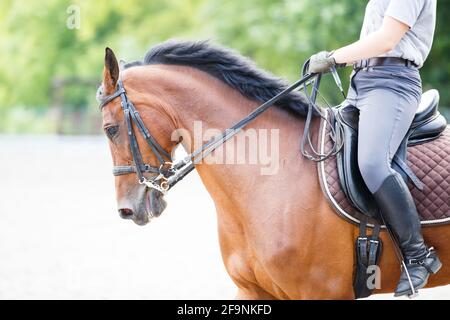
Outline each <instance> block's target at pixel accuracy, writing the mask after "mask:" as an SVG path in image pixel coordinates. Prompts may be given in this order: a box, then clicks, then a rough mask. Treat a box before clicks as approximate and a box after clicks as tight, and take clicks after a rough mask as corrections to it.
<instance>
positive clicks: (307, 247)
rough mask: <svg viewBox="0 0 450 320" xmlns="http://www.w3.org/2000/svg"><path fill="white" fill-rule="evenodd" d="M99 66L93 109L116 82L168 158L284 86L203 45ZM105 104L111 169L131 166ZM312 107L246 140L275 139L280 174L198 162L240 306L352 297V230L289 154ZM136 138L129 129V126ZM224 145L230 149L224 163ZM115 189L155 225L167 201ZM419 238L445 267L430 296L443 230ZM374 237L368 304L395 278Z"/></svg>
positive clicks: (291, 105) (286, 104) (124, 212)
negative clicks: (375, 282)
mask: <svg viewBox="0 0 450 320" xmlns="http://www.w3.org/2000/svg"><path fill="white" fill-rule="evenodd" d="M104 62H105V64H104V70H103V80H102V85H101V86H100V88H99V91H98V93H97V95H98V98H99V99H100V100H101V99H102V97H105V96H108V95H112V94H114V92H115V91H116V90H117V85H118V82H120V81H122V83H123V87H124V88H125V90H126V93H127V97H128V99H129V100H130V101H132V102H133V104H134V105H135V107H136V110H137V111H138V112H139V114H140V116H141V118H142V120H143V123H144V124H145V126H146V127H147V128H149V129H148V130H149V131H150V133H151V135H152V136H153V137H154V139H155V140H156V141H157V142H158V144H159V145H160V146H161V147H162V148H163V149H164V150H165V151H166V152H167V153H172V152H173V150H175V148H176V147H177V146H178V145H180V144H182V145H183V146H184V147H185V148H186V149H187V151H188V152H192V151H193V149H194V146H193V144H192V139H191V141H189V140H190V137H193V136H194V135H195V126H196V123H198V122H199V121H201V124H202V128H203V130H205V131H206V130H216V131H217V130H220V131H223V130H225V129H227V128H228V127H229V126H230V125H231V124H233V123H235V122H237V121H239V120H241V119H242V118H244V117H245V116H246V115H247V114H249V113H250V112H251V111H252V110H254V109H255V108H256V107H257V106H258V105H259V104H260V103H261V102H264V101H267V100H269V99H270V98H272V97H273V96H274V95H276V94H277V93H279V92H281V91H282V90H283V89H285V88H286V86H287V84H286V83H285V82H284V81H283V80H281V79H280V78H277V77H275V76H273V75H272V74H270V73H268V72H266V71H264V70H261V69H260V68H258V67H257V66H256V65H255V64H254V63H253V62H252V61H251V60H250V59H249V58H245V57H243V56H242V55H240V54H239V53H237V52H235V51H233V50H230V49H228V48H225V47H222V46H218V45H212V44H210V43H208V42H194V41H174V40H171V41H167V42H164V43H162V44H159V45H156V46H154V47H153V48H151V49H150V50H149V52H148V53H147V54H146V56H145V58H144V60H143V61H137V62H132V63H128V64H124V65H123V66H122V67H119V64H118V62H117V59H116V57H115V55H114V52H113V51H112V50H110V49H107V50H106V54H105V61H104ZM108 102H109V103H108V104H107V105H106V106H104V107H103V108H102V119H103V128H104V130H105V132H106V134H107V136H108V138H109V140H108V141H109V147H110V150H111V155H112V160H113V164H114V165H115V166H123V165H132V164H133V155H132V154H131V152H130V141H129V137H128V135H127V130H128V129H127V126H126V121H125V119H124V112H123V110H122V109H121V101H120V98H119V97H118V96H116V97H113V99H112V100H111V101H108ZM307 105H308V104H307V100H306V99H305V97H304V96H303V95H302V94H300V93H299V92H297V91H295V92H292V93H290V94H289V95H287V96H286V97H285V98H284V99H282V100H280V101H279V102H278V103H277V104H276V105H275V106H274V107H273V108H271V109H269V110H268V111H267V112H265V113H264V114H262V115H261V116H259V117H258V118H256V119H255V120H254V121H252V122H250V123H249V124H248V125H247V126H246V130H256V131H258V130H269V131H270V132H272V131H273V132H277V134H278V135H279V139H278V141H277V143H278V145H277V148H278V149H277V152H278V155H279V158H278V159H277V171H276V174H261V172H262V171H261V169H262V167H263V166H264V165H263V164H261V163H256V164H255V163H239V164H235V163H228V162H225V163H215V162H214V161H209V162H208V161H202V162H199V163H197V164H196V165H195V168H196V170H197V172H198V174H199V176H200V178H201V180H202V183H203V184H204V186H205V187H206V189H207V191H208V192H209V194H210V195H211V197H212V199H213V201H214V204H215V207H216V212H217V222H218V233H219V244H220V250H221V253H222V257H223V263H224V265H225V268H226V271H227V273H228V274H229V276H230V277H231V279H232V280H233V282H234V283H235V285H236V286H237V295H236V298H237V299H263V300H266V299H267V300H269V299H354V298H355V294H354V291H353V287H352V283H353V270H354V264H355V254H354V241H355V238H356V237H357V235H358V231H359V230H358V228H357V227H356V226H355V225H353V224H350V223H348V222H346V221H344V220H343V219H342V218H340V217H338V215H336V213H335V212H334V211H333V209H332V208H331V207H330V205H329V203H328V202H327V200H326V199H325V197H324V195H323V193H322V191H321V188H320V184H319V180H318V173H317V172H318V171H317V164H316V163H314V162H312V161H309V160H308V159H306V158H304V157H302V156H301V155H300V152H299V148H298V147H296V145H297V144H298V141H299V139H301V137H302V132H303V129H304V126H305V114H306V110H307ZM319 124H320V120H319V118H318V117H315V118H314V119H313V120H312V124H311V129H312V136H311V139H312V140H313V141H317V139H318V132H319ZM132 128H133V129H134V130H136V124H132ZM181 131H182V132H184V135H182V134H180V132H181ZM174 133H175V134H174ZM240 134H245V133H243V132H241V133H240ZM136 141H137V144H138V147H139V149H140V150H141V152H142V158H143V161H144V163H150V164H152V165H154V166H156V167H157V166H158V161H157V158H156V156H155V154H154V152H152V148H150V147H149V145H147V144H146V140H145V139H144V137H142V136H141V135H136ZM230 143H231V142H230V141H228V142H227V143H226V144H225V147H227V152H228V145H229V144H230ZM271 147H273V146H271ZM244 149H245V150H244V152H246V154H248V152H249V151H251V150H250V147H249V146H248V145H247V146H245V148H244ZM217 151H218V150H216V151H215V152H214V153H212V154H211V155H210V157H214V154H215V153H217ZM216 155H217V154H216ZM146 175H148V173H146ZM115 190H116V198H117V203H118V210H119V214H120V216H121V217H122V218H125V219H131V220H133V221H134V222H135V223H137V224H139V225H143V224H146V223H147V222H148V221H149V220H150V219H151V218H154V217H158V216H160V215H161V213H162V212H163V210H164V208H165V207H166V203H165V201H164V193H163V192H161V191H160V190H155V189H152V188H148V187H147V186H146V185H145V184H140V183H139V182H138V180H137V179H136V175H134V174H124V175H118V176H116V178H115ZM423 232H424V237H425V239H426V242H427V243H428V244H429V245H430V246H433V247H435V248H436V249H437V251H438V252H439V256H440V258H441V260H442V262H443V268H442V269H441V271H440V272H439V273H438V274H437V275H434V276H432V277H431V278H430V281H429V283H428V285H427V287H435V286H442V285H446V284H449V283H450V245H448V239H449V237H450V227H449V226H446V225H444V226H435V227H432V228H425V229H424V231H423ZM380 237H381V239H382V240H383V242H384V248H383V252H382V256H381V259H380V264H379V267H380V270H381V274H382V276H381V279H380V280H381V283H380V284H381V285H380V287H379V288H377V289H376V290H375V292H374V293H389V292H393V290H394V288H395V285H396V283H397V280H398V278H399V275H400V267H399V262H398V260H397V258H396V256H395V253H394V247H393V245H392V243H391V242H390V241H389V238H388V236H387V234H386V232H385V231H382V232H381V235H380Z"/></svg>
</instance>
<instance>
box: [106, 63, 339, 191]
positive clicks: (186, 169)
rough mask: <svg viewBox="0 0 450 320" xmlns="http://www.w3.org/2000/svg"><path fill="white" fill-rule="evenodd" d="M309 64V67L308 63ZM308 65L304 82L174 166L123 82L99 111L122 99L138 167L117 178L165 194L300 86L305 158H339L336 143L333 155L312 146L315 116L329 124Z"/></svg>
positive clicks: (122, 170) (121, 169) (118, 171)
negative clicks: (147, 151) (145, 150)
mask: <svg viewBox="0 0 450 320" xmlns="http://www.w3.org/2000/svg"><path fill="white" fill-rule="evenodd" d="M306 63H308V61H307V62H306ZM306 63H305V65H304V67H303V71H302V78H301V79H300V80H298V81H297V82H295V83H293V84H292V85H290V86H289V87H287V88H286V89H285V90H283V91H282V92H280V93H279V94H278V95H276V96H275V97H273V98H272V99H270V100H269V101H267V102H265V103H263V104H262V105H261V106H259V107H258V108H256V109H255V110H254V111H253V112H251V113H250V114H249V115H248V116H247V117H245V118H244V119H242V120H241V121H239V122H238V123H236V124H235V125H234V126H232V127H231V128H229V129H227V130H225V131H224V132H223V133H222V134H220V135H218V136H216V137H214V138H212V139H211V140H210V141H208V142H207V143H205V144H204V145H203V146H201V147H200V148H198V149H197V150H195V151H193V152H192V153H191V154H189V155H187V156H186V157H184V158H183V159H181V160H179V161H177V162H174V161H173V160H172V156H171V155H170V154H169V153H168V152H167V151H165V150H164V149H163V147H161V145H160V144H159V143H158V142H157V141H156V139H155V138H154V137H153V136H152V135H151V133H150V131H149V130H148V129H147V127H146V126H145V124H144V122H143V121H142V117H141V116H140V115H139V112H138V111H137V109H136V107H135V106H134V104H133V103H132V102H131V101H130V99H128V96H127V93H126V90H125V87H124V86H123V82H122V80H121V79H120V80H119V81H118V82H117V90H116V91H115V92H114V93H113V94H111V95H108V96H106V97H104V98H102V99H101V101H100V105H99V108H100V110H103V108H104V107H105V106H106V105H107V104H109V103H110V102H111V101H113V100H114V99H116V98H118V97H120V99H121V103H120V105H121V108H122V111H123V114H124V118H125V122H126V127H127V135H128V139H129V143H130V151H131V155H132V159H133V162H134V165H128V166H125V165H121V166H114V167H113V175H114V176H121V175H126V174H132V173H136V175H137V177H138V181H139V183H140V184H143V185H145V186H147V187H148V188H150V189H154V190H157V191H159V192H161V193H163V194H165V193H166V192H167V191H168V190H169V189H170V188H172V187H173V186H174V185H175V184H176V183H178V182H179V181H181V180H182V179H183V178H184V177H185V176H186V175H187V174H189V173H190V172H191V171H192V170H194V168H195V165H196V164H198V163H199V162H200V161H201V160H202V159H204V158H205V157H207V156H208V155H209V154H211V153H212V152H213V151H214V150H216V149H217V148H218V147H220V146H221V145H223V144H224V143H225V142H226V141H228V140H229V139H231V138H232V137H234V136H235V135H236V134H237V133H239V132H240V130H241V129H242V128H243V127H245V126H246V125H247V124H248V123H249V122H251V121H253V120H254V119H255V118H256V117H258V116H259V115H261V114H262V113H263V112H265V111H266V110H267V109H269V108H270V107H271V106H273V105H274V104H275V103H276V102H277V101H279V100H281V99H283V98H284V97H286V96H287V95H288V94H289V93H291V92H292V91H294V90H295V89H297V88H298V87H300V86H303V89H304V91H305V94H306V96H307V98H308V101H309V107H308V114H307V118H306V123H305V129H304V133H303V139H302V141H301V152H302V154H303V156H305V157H306V158H308V159H309V160H312V161H316V162H319V161H324V160H326V159H328V158H329V157H331V156H333V155H335V154H336V153H338V152H339V151H340V149H341V146H337V143H336V142H335V145H334V146H333V148H332V149H331V150H330V152H329V153H327V154H320V153H318V152H316V151H315V150H314V147H313V146H312V143H311V140H310V128H311V119H312V115H313V113H314V112H315V113H316V114H319V116H320V117H322V118H323V119H325V121H329V120H328V119H327V118H326V117H325V116H324V115H322V112H321V111H320V109H319V108H318V107H317V106H316V104H315V101H316V97H317V92H318V86H319V83H320V78H321V74H305V72H306V70H307V67H305V66H307V65H306ZM311 83H314V86H313V90H312V93H311V94H309V93H308V91H307V86H308V85H309V84H311ZM133 123H134V124H135V125H136V127H137V128H138V129H139V131H140V132H141V134H142V135H143V137H144V138H145V140H146V141H147V144H148V145H149V146H150V148H151V150H152V152H153V153H154V154H155V156H156V158H157V159H158V161H159V164H160V165H159V167H156V166H152V165H151V164H146V163H144V161H143V158H142V154H141V152H140V150H139V145H138V142H137V139H136V135H135V133H134V130H133V126H132V124H133ZM332 135H335V133H334V131H333V132H332ZM306 137H307V139H306ZM333 140H335V139H333ZM306 141H308V143H309V147H310V149H311V150H312V154H310V153H308V152H307V151H306V149H305V144H306ZM144 173H152V174H153V175H152V177H151V178H146V177H145V176H144Z"/></svg>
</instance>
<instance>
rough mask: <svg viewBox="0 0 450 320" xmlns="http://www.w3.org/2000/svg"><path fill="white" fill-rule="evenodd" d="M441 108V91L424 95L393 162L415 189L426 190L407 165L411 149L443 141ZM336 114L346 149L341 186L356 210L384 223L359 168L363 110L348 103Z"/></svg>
mask: <svg viewBox="0 0 450 320" xmlns="http://www.w3.org/2000/svg"><path fill="white" fill-rule="evenodd" d="M438 105H439V92H438V91H437V90H434V89H433V90H429V91H427V92H426V93H424V94H423V96H422V100H421V103H420V106H419V108H418V110H417V112H416V115H415V117H414V120H413V122H412V125H411V127H410V129H409V131H408V133H407V134H406V136H405V137H404V139H403V141H402V143H401V145H400V147H399V149H398V151H397V153H396V154H395V156H394V158H393V161H392V167H393V169H395V170H396V171H397V172H398V173H400V175H401V176H402V177H403V179H404V180H405V181H406V182H407V181H408V179H410V180H411V182H412V183H413V185H414V187H415V188H418V189H419V190H422V188H423V184H422V182H421V181H420V179H418V178H417V176H416V175H415V174H414V172H413V171H412V170H411V169H410V168H409V166H408V164H407V160H406V159H407V151H408V147H409V146H414V145H418V144H424V143H427V142H430V141H433V140H435V139H437V138H439V136H440V135H441V134H442V132H443V131H444V130H445V129H446V127H447V121H446V119H445V118H444V117H443V116H442V115H441V114H440V113H439V111H438ZM333 114H334V117H332V119H333V121H332V125H334V127H335V131H336V133H337V135H336V140H337V142H338V143H340V144H341V143H342V145H343V147H342V150H341V152H339V153H338V154H337V169H338V176H339V183H340V186H341V188H342V190H343V192H344V194H345V195H346V196H347V198H348V200H349V201H350V203H351V204H352V205H353V206H354V207H355V208H357V209H358V210H359V211H360V212H361V213H363V214H365V215H366V216H368V217H369V218H372V219H375V220H377V221H380V219H379V217H378V208H377V206H376V202H375V201H374V199H373V196H372V194H371V193H370V191H369V190H368V188H367V186H366V184H365V183H364V180H363V178H362V176H361V173H360V171H359V167H358V121H359V110H358V109H357V108H356V107H354V106H352V105H351V104H349V103H348V102H344V103H343V104H341V105H340V106H338V107H336V108H333Z"/></svg>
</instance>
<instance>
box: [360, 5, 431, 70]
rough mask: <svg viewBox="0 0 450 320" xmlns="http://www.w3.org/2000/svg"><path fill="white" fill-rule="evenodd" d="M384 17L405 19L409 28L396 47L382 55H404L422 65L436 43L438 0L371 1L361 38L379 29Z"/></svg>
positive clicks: (405, 57) (403, 20)
mask: <svg viewBox="0 0 450 320" xmlns="http://www.w3.org/2000/svg"><path fill="white" fill-rule="evenodd" d="M385 16H389V17H392V18H394V19H396V20H398V21H400V22H403V23H404V24H406V25H408V26H409V27H410V29H409V30H408V32H407V33H406V34H405V36H403V38H402V39H401V41H400V43H399V44H398V45H397V46H396V47H395V48H394V50H392V51H389V52H388V53H386V54H383V55H381V56H380V57H398V58H404V59H407V60H411V61H413V62H415V63H416V64H417V65H418V66H419V67H422V66H423V64H424V62H425V60H426V58H427V56H428V54H429V53H430V50H431V46H432V44H433V36H434V30H435V26H436V0H370V1H369V3H368V4H367V7H366V13H365V17H364V23H363V27H362V30H361V38H364V37H365V36H367V35H369V34H370V33H372V32H374V31H377V30H378V29H380V27H381V25H382V23H383V19H384V17H385Z"/></svg>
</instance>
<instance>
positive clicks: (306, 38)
mask: <svg viewBox="0 0 450 320" xmlns="http://www.w3.org/2000/svg"><path fill="white" fill-rule="evenodd" d="M366 3H367V1H363V0H345V1H334V0H247V1H222V0H147V1H142V0H127V1H117V0H108V1H106V0H97V1H87V0H86V1H82V0H80V1H75V0H72V1H69V0H43V1H31V0H24V1H13V0H2V1H1V2H0V48H1V50H0V61H1V63H0V147H1V148H0V150H1V151H0V167H1V168H3V171H2V173H1V174H0V192H1V193H0V298H2V299H5V298H14V299H15V298H31V299H34V298H44V299H47V298H75V299H76V298H148V299H158V298H175V299H178V298H184V299H188V298H191V299H196V298H212V299H216V298H217V299H231V298H233V297H234V294H235V287H234V285H233V284H232V282H231V280H230V279H229V278H228V276H227V274H226V272H225V270H224V267H223V265H222V262H221V258H220V251H219V246H218V240H217V235H216V233H217V232H216V220H215V213H214V206H213V203H212V201H211V199H210V198H209V196H208V194H207V193H206V191H205V190H204V189H203V186H202V185H201V183H200V182H199V180H198V176H196V175H193V176H192V177H189V178H188V179H186V180H185V181H183V183H182V184H180V186H179V187H178V186H177V188H175V189H174V190H173V193H171V194H170V196H169V199H168V200H169V207H168V209H167V211H166V212H165V213H164V215H163V217H161V218H160V219H158V220H157V221H155V222H152V223H151V224H150V225H148V226H146V227H144V228H139V227H137V226H135V225H134V224H132V223H131V222H129V221H122V220H120V219H119V217H118V215H117V213H116V209H115V198H114V188H113V177H112V176H111V174H110V170H111V160H110V155H109V150H108V148H107V143H106V139H105V138H104V137H103V136H102V135H100V134H101V119H100V113H99V112H98V108H97V103H96V101H95V91H96V89H97V87H98V85H99V84H100V81H101V73H102V68H103V57H104V49H105V47H106V46H109V47H111V48H113V50H114V51H115V53H116V55H117V56H118V57H119V58H122V59H124V60H126V61H132V60H140V59H142V58H143V56H144V54H145V52H146V51H147V50H148V49H149V48H150V47H151V46H152V45H154V44H157V43H159V42H162V41H165V40H167V39H169V38H178V39H198V40H202V39H211V40H212V41H214V42H217V43H220V44H223V45H225V46H229V47H231V48H234V49H236V50H238V51H240V52H241V53H242V54H244V55H246V56H249V57H251V58H252V59H254V60H255V61H256V63H257V64H258V65H259V66H260V67H262V68H264V69H266V70H269V71H271V72H272V73H274V74H276V75H279V76H281V77H284V78H286V79H287V80H288V81H291V82H292V81H294V80H296V79H297V78H298V77H299V73H300V68H301V65H302V63H303V61H304V60H305V59H306V58H308V57H309V56H310V55H311V54H313V53H315V52H317V51H319V50H325V49H327V50H331V49H335V48H337V47H339V46H343V45H346V44H348V43H349V42H351V41H354V40H356V39H357V38H358V36H359V30H360V27H361V24H362V20H363V15H364V8H365V5H366ZM448 21H450V0H439V1H438V21H437V31H436V36H435V42H434V46H433V50H432V52H431V55H430V57H429V58H428V61H427V63H426V65H425V66H424V68H423V69H422V78H423V82H424V90H426V89H429V88H436V89H438V90H439V91H440V93H441V110H442V112H443V113H444V114H447V115H448V114H449V113H448V112H449V111H448V110H449V109H448V108H446V107H447V106H450V90H448V88H449V84H450V83H449V82H450V53H449V52H450V24H449V23H448ZM340 72H341V75H342V78H343V80H344V82H345V85H346V86H347V85H348V75H349V72H350V70H343V71H340ZM322 92H323V93H324V95H325V96H326V98H327V99H328V100H329V101H330V102H332V103H334V104H338V103H340V97H339V92H338V91H337V90H336V89H335V86H334V85H333V83H332V80H331V79H326V80H325V81H324V83H323V86H322ZM382 297H384V296H382ZM427 297H439V298H446V297H447V298H449V297H450V289H446V288H441V289H437V290H434V291H432V293H430V294H428V296H427V294H425V298H427Z"/></svg>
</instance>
